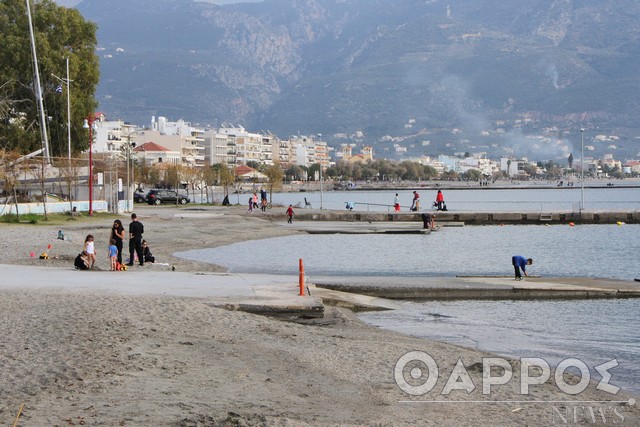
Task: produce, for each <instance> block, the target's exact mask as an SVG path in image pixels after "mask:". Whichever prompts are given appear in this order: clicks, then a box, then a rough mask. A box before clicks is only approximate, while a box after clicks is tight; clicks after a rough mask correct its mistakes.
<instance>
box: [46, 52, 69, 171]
mask: <svg viewBox="0 0 640 427" xmlns="http://www.w3.org/2000/svg"><path fill="white" fill-rule="evenodd" d="M51 75H52V76H53V77H55V78H56V79H58V80H59V81H61V82H63V83H64V84H65V85H67V145H68V148H67V150H68V156H69V163H71V82H72V81H73V80H70V79H69V58H68V57H67V78H66V79H63V78H60V77H58V76H56V75H55V74H53V73H51Z"/></svg>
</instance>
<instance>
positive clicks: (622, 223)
mask: <svg viewBox="0 0 640 427" xmlns="http://www.w3.org/2000/svg"><path fill="white" fill-rule="evenodd" d="M616 224H618V225H624V222H622V221H618V222H616Z"/></svg>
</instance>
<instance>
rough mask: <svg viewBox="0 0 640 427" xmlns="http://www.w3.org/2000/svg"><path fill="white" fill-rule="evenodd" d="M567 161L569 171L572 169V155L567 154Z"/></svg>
mask: <svg viewBox="0 0 640 427" xmlns="http://www.w3.org/2000/svg"><path fill="white" fill-rule="evenodd" d="M567 161H568V162H569V169H573V153H571V154H569V157H568V158H567Z"/></svg>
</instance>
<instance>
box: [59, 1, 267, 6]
mask: <svg viewBox="0 0 640 427" xmlns="http://www.w3.org/2000/svg"><path fill="white" fill-rule="evenodd" d="M54 1H55V2H56V3H57V4H58V5H60V6H64V7H75V6H76V5H77V4H78V3H81V2H82V0H54ZM194 1H202V2H208V3H215V4H232V3H257V2H260V1H262V0H194Z"/></svg>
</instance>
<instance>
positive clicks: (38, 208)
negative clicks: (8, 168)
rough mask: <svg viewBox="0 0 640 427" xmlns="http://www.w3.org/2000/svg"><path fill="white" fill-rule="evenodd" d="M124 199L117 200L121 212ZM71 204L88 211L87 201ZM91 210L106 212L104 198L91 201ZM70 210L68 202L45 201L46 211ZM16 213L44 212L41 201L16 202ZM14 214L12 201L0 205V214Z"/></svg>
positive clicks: (124, 207) (62, 211)
mask: <svg viewBox="0 0 640 427" xmlns="http://www.w3.org/2000/svg"><path fill="white" fill-rule="evenodd" d="M126 204H127V201H126V200H121V201H120V202H119V205H120V206H119V208H120V212H123V211H124V210H125V209H126ZM72 205H73V206H75V207H76V210H77V211H78V212H89V201H88V200H86V201H82V200H81V201H75V202H73V203H72ZM93 210H94V211H95V212H106V211H107V210H108V206H107V201H106V200H94V201H93ZM69 211H70V205H69V202H47V213H64V212H69ZM18 213H19V214H20V215H24V214H37V215H43V214H44V204H43V203H18ZM11 214H13V215H15V214H16V205H15V204H14V203H11V204H5V205H1V206H0V215H11Z"/></svg>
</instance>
